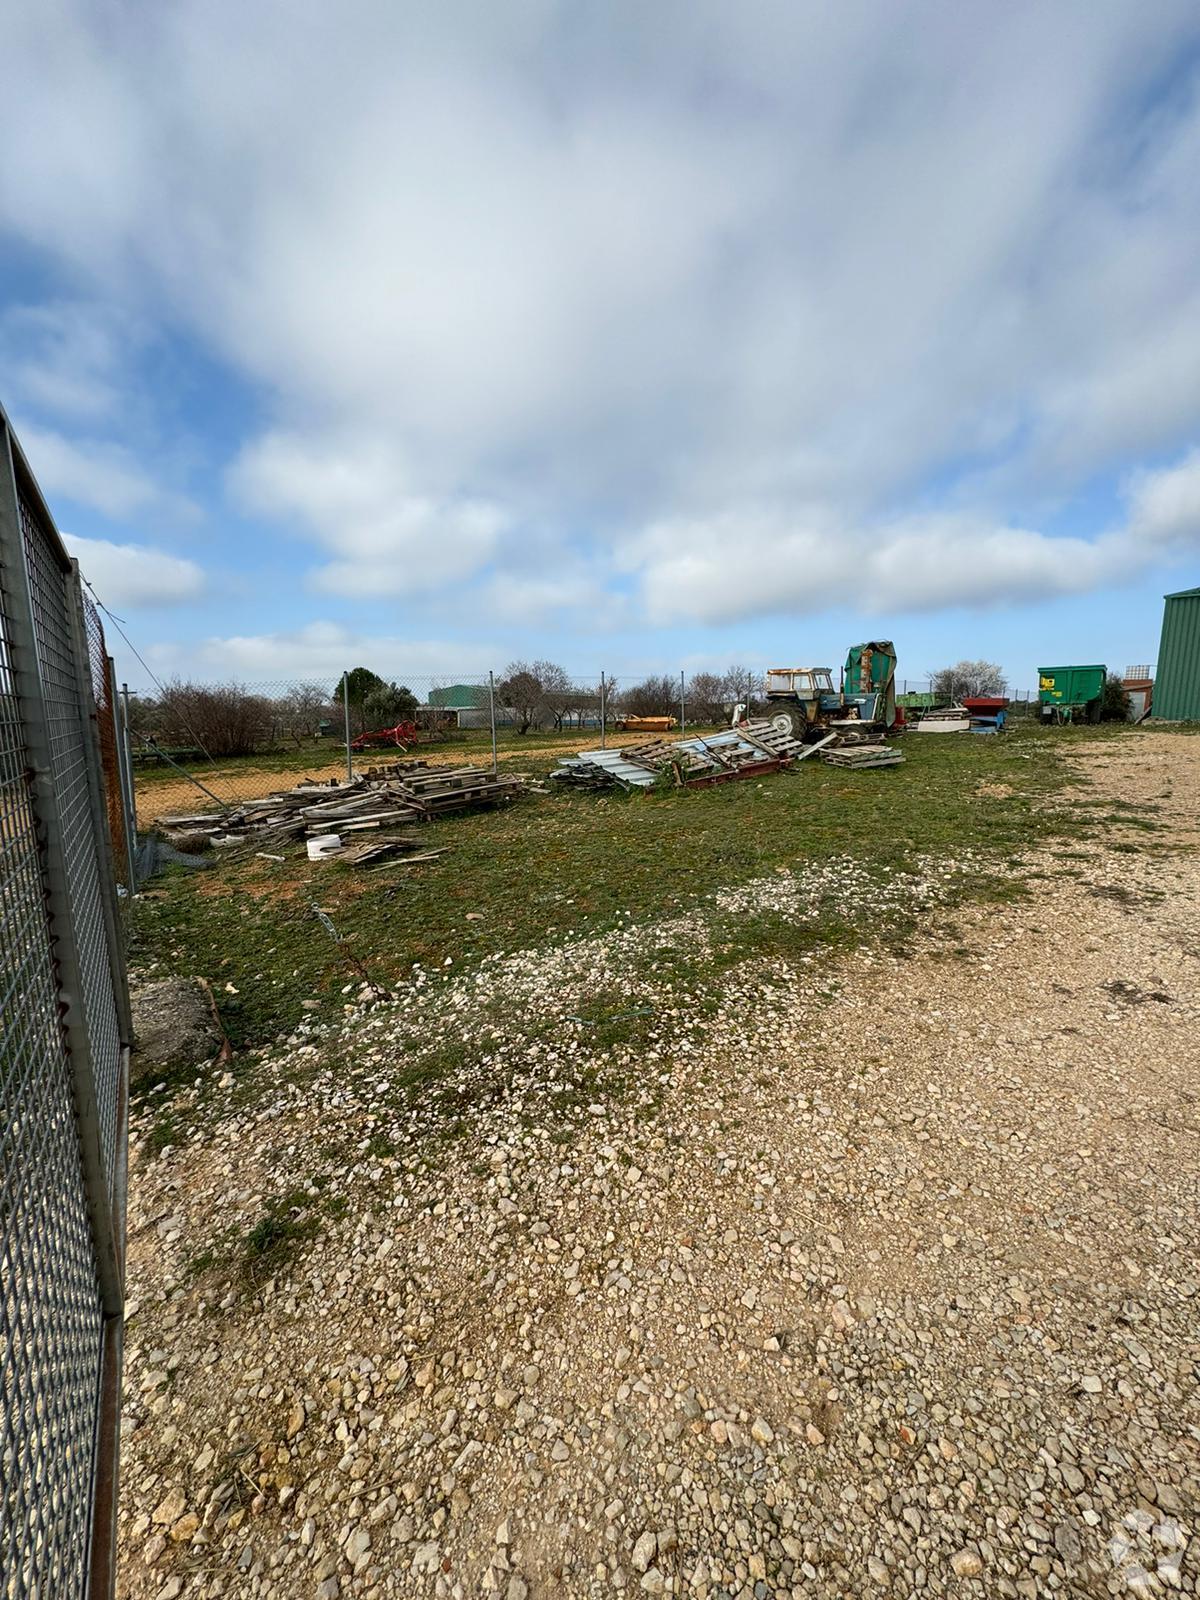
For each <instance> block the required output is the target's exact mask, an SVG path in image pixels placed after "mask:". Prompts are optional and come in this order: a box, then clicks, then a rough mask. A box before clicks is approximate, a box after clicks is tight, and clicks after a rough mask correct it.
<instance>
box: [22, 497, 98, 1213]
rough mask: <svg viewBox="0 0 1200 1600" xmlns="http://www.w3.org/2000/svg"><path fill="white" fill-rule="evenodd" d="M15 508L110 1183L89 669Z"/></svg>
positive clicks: (64, 600)
mask: <svg viewBox="0 0 1200 1600" xmlns="http://www.w3.org/2000/svg"><path fill="white" fill-rule="evenodd" d="M20 509H21V531H22V534H23V536H24V541H25V560H26V563H27V567H28V572H29V587H30V591H31V595H32V600H33V625H34V631H35V635H36V640H37V654H38V666H39V669H40V673H41V680H42V699H43V703H44V705H45V711H46V718H47V722H48V724H49V731H50V761H51V766H52V769H53V773H54V789H55V794H56V796H57V799H58V811H59V817H60V819H61V827H62V836H63V846H64V850H65V855H66V868H67V883H68V887H69V890H70V898H71V910H72V915H73V917H74V920H75V924H76V937H77V944H78V950H79V964H80V969H81V974H82V978H83V1012H84V1020H85V1022H86V1025H87V1031H88V1041H89V1044H90V1046H91V1059H92V1068H93V1072H94V1074H95V1078H96V1103H97V1108H98V1110H99V1114H100V1137H101V1148H102V1154H103V1159H104V1170H105V1174H106V1176H107V1178H108V1182H109V1184H110V1185H111V1184H112V1180H113V1173H114V1171H115V1168H116V1157H117V1129H116V1122H117V1102H118V1093H117V1073H118V1071H119V1068H120V1060H121V1043H120V1036H119V1029H118V1026H117V1005H116V999H115V997H114V995H113V985H112V968H111V965H110V960H109V950H108V938H107V934H106V932H105V926H104V909H103V907H102V906H101V903H100V861H99V854H98V852H99V849H100V841H99V840H98V839H97V837H96V833H95V820H94V817H93V814H92V805H91V796H90V794H89V792H88V782H89V778H88V763H87V744H86V738H87V730H86V727H85V726H84V724H83V720H82V719H83V715H84V712H83V707H84V705H85V696H89V695H90V694H91V683H90V674H89V672H88V665H87V662H86V661H79V660H77V659H76V652H75V645H74V639H73V637H72V628H71V617H70V612H69V610H68V607H69V605H70V600H69V597H68V591H67V575H66V574H65V573H64V572H63V570H62V568H61V566H60V565H59V563H58V562H57V561H56V560H55V558H54V555H53V553H52V551H51V548H50V544H49V541H48V539H47V536H46V532H45V530H44V529H43V528H42V527H41V526H40V523H39V518H38V516H37V513H36V512H35V510H34V509H33V507H32V506H31V504H30V502H29V501H28V499H27V498H26V497H25V496H22V497H21V501H20Z"/></svg>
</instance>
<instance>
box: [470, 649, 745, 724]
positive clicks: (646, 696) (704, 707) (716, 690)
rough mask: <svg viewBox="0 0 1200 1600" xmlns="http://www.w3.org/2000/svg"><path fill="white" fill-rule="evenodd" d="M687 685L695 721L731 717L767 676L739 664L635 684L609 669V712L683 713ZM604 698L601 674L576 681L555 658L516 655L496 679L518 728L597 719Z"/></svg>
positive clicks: (500, 695) (687, 705)
mask: <svg viewBox="0 0 1200 1600" xmlns="http://www.w3.org/2000/svg"><path fill="white" fill-rule="evenodd" d="M681 690H682V697H683V701H684V707H685V715H686V717H687V720H688V721H689V722H698V723H719V722H727V721H728V720H729V715H730V712H731V711H732V709H733V707H734V706H735V705H737V704H738V703H739V702H745V703H747V704H749V703H752V702H753V701H754V700H755V699H757V698H758V697H759V696H760V695H761V693H762V678H761V675H760V674H758V673H755V672H751V670H750V669H749V668H748V667H743V666H736V665H735V666H731V667H728V668H727V669H726V670H725V671H724V672H695V673H693V674H692V676H691V677H690V678H685V679H684V681H683V683H682V684H681V683H680V680H679V679H678V678H677V677H672V676H670V675H669V674H666V673H662V674H656V675H653V674H652V675H651V676H650V677H648V678H643V679H641V680H640V681H639V682H636V683H629V684H626V683H620V682H618V681H617V679H615V678H613V677H612V676H611V675H607V674H606V676H605V683H604V700H605V706H606V711H607V715H608V717H609V718H610V719H615V718H616V717H619V716H622V715H626V716H635V717H665V716H674V717H678V716H679V701H680V694H681ZM600 700H601V684H600V680H599V679H597V680H596V681H595V682H594V683H579V682H576V681H574V680H573V679H572V678H571V677H570V676H569V674H568V673H566V672H565V671H564V670H563V668H562V667H560V666H559V665H558V664H557V663H556V662H553V661H510V662H509V664H508V666H507V667H506V668H505V669H504V673H503V675H502V676H501V678H500V680H499V682H498V683H497V684H496V702H497V704H498V705H499V706H500V707H502V708H503V710H504V712H505V713H506V715H507V716H508V717H510V718H511V721H512V723H513V726H514V727H515V728H516V730H517V732H518V733H528V732H530V731H531V730H532V729H539V728H554V729H556V730H561V729H564V728H569V727H584V726H589V725H594V724H596V723H597V722H598V721H599V719H600Z"/></svg>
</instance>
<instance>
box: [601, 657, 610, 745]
mask: <svg viewBox="0 0 1200 1600" xmlns="http://www.w3.org/2000/svg"><path fill="white" fill-rule="evenodd" d="M605 687H606V686H605V681H604V674H603V673H601V674H600V748H601V750H607V749H608V704H607V697H606V692H605Z"/></svg>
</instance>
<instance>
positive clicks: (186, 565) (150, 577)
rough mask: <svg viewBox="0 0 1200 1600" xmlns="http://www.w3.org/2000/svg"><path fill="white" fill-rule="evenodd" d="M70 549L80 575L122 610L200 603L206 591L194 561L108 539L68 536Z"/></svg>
mask: <svg viewBox="0 0 1200 1600" xmlns="http://www.w3.org/2000/svg"><path fill="white" fill-rule="evenodd" d="M63 539H64V541H65V543H66V546H67V549H68V550H69V551H70V552H71V554H72V555H73V556H74V557H75V558H76V560H77V561H78V562H79V567H80V571H81V572H82V573H83V576H84V577H85V578H86V579H87V580H88V582H89V583H90V584H91V585H92V587H93V588H94V589H95V591H96V593H97V594H98V595H99V596H100V599H101V600H103V602H104V604H105V605H107V606H111V607H113V608H114V609H116V610H119V609H120V608H121V607H122V606H134V607H136V606H170V605H180V604H182V603H183V602H184V601H188V600H196V599H198V598H199V597H200V596H201V595H202V594H203V593H204V589H205V577H204V573H203V572H202V571H201V570H200V568H199V567H198V566H197V565H196V563H195V562H194V561H186V560H184V559H183V558H182V557H181V556H172V555H167V554H165V553H164V552H163V551H162V550H152V549H150V548H148V547H147V546H146V545H141V544H112V543H111V542H110V541H109V540H107V539H82V538H79V537H77V536H76V535H75V534H69V533H68V534H64V535H63Z"/></svg>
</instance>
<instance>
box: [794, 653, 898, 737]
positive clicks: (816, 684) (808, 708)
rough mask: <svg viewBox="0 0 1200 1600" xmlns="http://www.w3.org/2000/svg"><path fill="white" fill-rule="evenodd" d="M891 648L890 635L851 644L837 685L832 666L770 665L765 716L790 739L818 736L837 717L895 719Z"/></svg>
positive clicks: (838, 719) (884, 721)
mask: <svg viewBox="0 0 1200 1600" xmlns="http://www.w3.org/2000/svg"><path fill="white" fill-rule="evenodd" d="M895 679H896V647H895V645H893V644H892V643H891V642H890V640H882V639H881V640H876V641H873V642H872V643H870V644H856V645H852V646H851V648H850V652H849V654H848V655H847V657H846V665H845V667H844V668H843V669H842V685H841V686H839V687H838V688H835V687H834V683H833V668H832V667H772V668H771V669H770V670H769V671H768V673H767V681H766V699H767V717H768V719H769V720H770V722H771V724H772V726H773V727H775V728H776V729H778V731H779V732H780V733H787V734H790V735H791V736H792V738H794V739H801V740H803V739H805V738H808V739H812V738H819V737H820V736H821V733H822V731H823V730H825V729H826V728H829V727H830V726H831V725H833V724H835V723H838V722H864V723H877V724H879V726H880V727H881V728H883V729H886V728H890V727H891V726H892V724H893V723H894V722H895V720H896V683H895Z"/></svg>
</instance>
